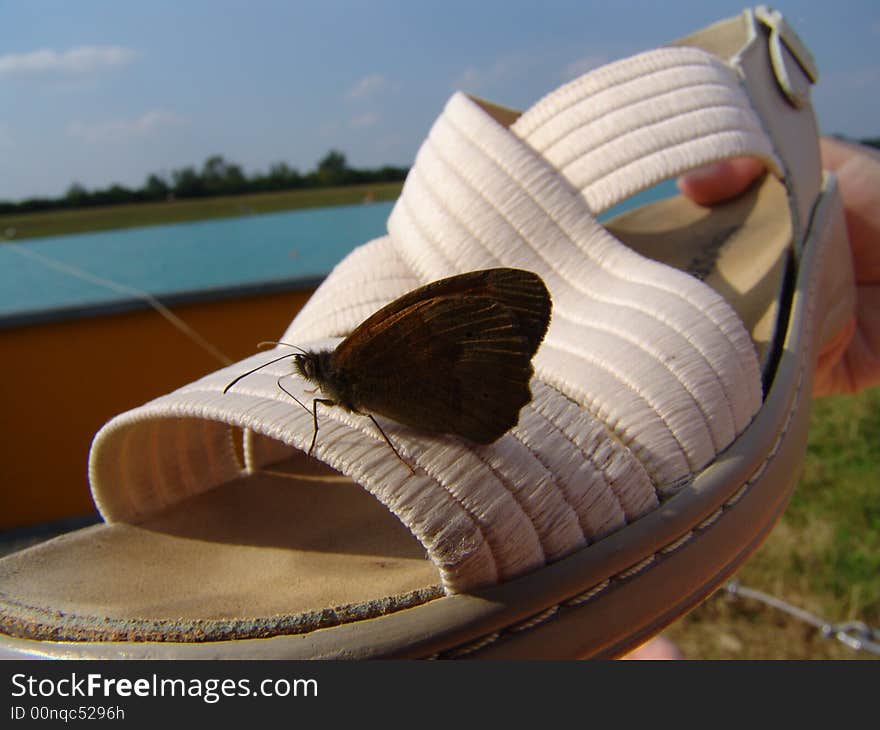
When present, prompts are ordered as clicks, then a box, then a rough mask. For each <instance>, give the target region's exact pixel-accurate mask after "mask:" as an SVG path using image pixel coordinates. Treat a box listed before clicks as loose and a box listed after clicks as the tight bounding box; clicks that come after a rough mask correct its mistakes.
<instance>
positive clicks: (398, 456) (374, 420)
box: [364, 413, 416, 474]
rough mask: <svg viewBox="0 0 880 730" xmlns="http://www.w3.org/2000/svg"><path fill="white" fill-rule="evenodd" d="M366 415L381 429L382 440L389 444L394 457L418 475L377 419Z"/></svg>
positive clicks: (367, 414) (366, 414) (368, 414)
mask: <svg viewBox="0 0 880 730" xmlns="http://www.w3.org/2000/svg"><path fill="white" fill-rule="evenodd" d="M364 415H365V416H368V417H369V419H370V420H371V421H372V422H373V425H374V426H375V427H376V428H378V429H379V433H381V434H382V438H384V439H385V443H387V444H388V445H389V446H390V447H391V450H392V451H393V452H394V455H395V456H396V457H397V458H398V459H400V460H401V461H402V462H403V463H404V464H406V465H407V467H408V468H409V470H410V471H411V472H412V473H413V474H415V473H416V470H415V469H413V468H412V466H410V465H409V463H408V462H407V461H406V459H404V458H403V457H402V456H401V455H400V452H399V451H398V450H397V449H396V448H394V444H392V443H391V439H390V438H388V434H386V433H385V432H384V431H383V430H382V427H381V426H380V425H379V422H378V421H377V420H376V419H375V418H373V416H372V414H370V413H365V414H364Z"/></svg>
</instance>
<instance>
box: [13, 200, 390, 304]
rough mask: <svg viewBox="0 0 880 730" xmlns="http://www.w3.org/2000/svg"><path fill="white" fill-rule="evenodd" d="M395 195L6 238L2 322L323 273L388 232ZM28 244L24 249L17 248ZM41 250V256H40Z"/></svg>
mask: <svg viewBox="0 0 880 730" xmlns="http://www.w3.org/2000/svg"><path fill="white" fill-rule="evenodd" d="M392 206H393V203H391V202H387V203H371V204H364V205H352V206H339V207H333V208H319V209H313V210H299V211H292V212H285V213H272V214H267V215H252V216H242V217H240V218H223V219H217V220H210V221H203V222H197V223H179V224H173V225H161V226H149V227H144V228H130V229H124V230H116V231H105V232H102V233H86V234H77V235H70V236H53V237H47V238H38V239H31V240H27V241H23V242H22V243H19V244H11V245H9V244H5V245H0V320H3V319H7V320H8V319H10V318H11V319H14V320H18V321H22V320H27V319H33V318H34V317H36V316H37V315H38V314H39V315H43V316H39V317H38V318H41V319H45V318H46V317H45V315H46V314H51V313H52V312H53V311H55V312H59V313H60V312H63V311H70V310H87V309H89V308H95V309H102V308H106V306H107V305H111V304H113V303H118V302H121V301H130V300H131V299H132V294H131V293H130V292H126V291H124V290H122V291H121V290H119V289H113V288H108V286H105V285H101V284H100V283H98V282H95V281H94V280H93V279H88V280H87V279H84V278H81V277H79V276H77V275H76V272H75V271H73V270H72V267H75V269H76V270H77V271H79V272H85V273H87V274H88V275H90V276H91V277H99V278H100V279H103V280H107V281H109V282H114V283H116V284H118V285H121V287H122V288H124V287H131V288H132V289H137V290H140V291H144V292H148V293H149V294H151V295H153V296H155V297H157V298H159V299H163V298H165V299H167V298H173V297H174V296H175V295H180V294H184V293H185V294H188V295H192V294H197V293H200V292H201V293H204V294H206V295H207V294H209V293H211V292H214V291H222V290H229V289H243V288H259V287H265V288H267V289H271V288H272V287H273V286H276V287H277V286H278V285H283V284H285V283H289V284H290V287H288V288H293V287H294V286H295V285H296V283H297V282H313V281H315V280H316V279H320V278H322V277H324V276H326V274H327V273H328V272H329V270H330V269H331V268H332V267H333V266H334V264H336V263H337V262H338V261H339V260H340V259H342V258H343V257H344V256H345V255H346V254H347V253H348V252H349V251H351V250H352V249H353V248H354V247H355V246H357V245H358V244H361V243H363V242H365V241H368V240H370V239H371V238H376V237H378V236H381V235H383V234H384V233H385V223H386V220H387V219H388V215H389V214H390V212H391V208H392ZM14 247H20V248H21V249H23V251H22V253H24V254H29V253H32V254H33V256H22V255H21V254H19V253H18V252H16V251H14V250H12V249H13V248H14ZM38 257H39V258H38Z"/></svg>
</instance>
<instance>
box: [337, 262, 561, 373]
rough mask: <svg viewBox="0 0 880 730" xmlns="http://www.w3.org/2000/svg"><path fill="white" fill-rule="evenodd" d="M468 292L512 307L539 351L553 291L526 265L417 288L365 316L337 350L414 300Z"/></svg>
mask: <svg viewBox="0 0 880 730" xmlns="http://www.w3.org/2000/svg"><path fill="white" fill-rule="evenodd" d="M464 296H480V297H489V298H490V299H494V300H495V301H497V302H499V303H500V304H504V305H506V306H507V307H509V308H510V310H511V313H512V314H513V315H514V316H515V317H516V319H517V322H518V323H519V326H520V329H521V331H522V334H523V335H524V336H525V337H526V338H527V339H528V341H529V347H530V348H531V349H532V354H534V353H535V352H536V351H537V349H538V345H540V344H541V340H543V339H544V334H545V333H546V331H547V326H548V324H549V322H550V310H551V302H550V294H549V293H548V291H547V287H546V285H545V284H544V282H543V281H542V279H541V277H540V276H538V275H537V274H535V273H533V272H531V271H525V270H524V269H511V268H497V269H484V270H482V271H471V272H468V273H465V274H458V275H456V276H450V277H448V278H446V279H439V280H438V281H433V282H431V283H430V284H426V285H425V286H422V287H419V288H418V289H413V291H411V292H409V293H407V294H404V295H403V296H402V297H399V298H398V299H395V300H394V301H393V302H390V303H389V304H387V305H385V306H384V307H382V308H381V309H380V310H378V311H377V312H376V313H375V314H373V315H372V316H370V317H368V318H367V319H366V320H364V321H363V322H362V323H361V324H360V325H359V326H358V327H357V329H355V330H354V332H352V333H351V335H350V336H349V337H348V338H347V339H346V340H345V341H343V342H342V343H340V345H339V347H338V348H337V351H339V350H341V351H342V352H343V353H344V351H345V350H346V349H347V348H348V347H351V346H355V345H357V344H359V343H360V342H362V341H363V340H364V339H365V338H367V339H368V338H369V337H371V336H372V335H373V333H374V332H375V331H376V330H379V329H384V328H385V327H387V326H388V321H389V319H391V318H393V317H394V316H396V315H399V314H400V313H401V312H403V311H404V310H406V309H408V308H409V307H411V306H412V305H413V304H416V303H418V302H422V301H425V300H428V299H436V298H439V297H464ZM343 357H344V355H343Z"/></svg>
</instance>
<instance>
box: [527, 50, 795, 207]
mask: <svg viewBox="0 0 880 730" xmlns="http://www.w3.org/2000/svg"><path fill="white" fill-rule="evenodd" d="M695 129H698V130H700V131H699V134H695V133H694V130H695ZM511 130H512V131H513V132H514V133H515V134H516V135H518V136H519V137H520V138H522V139H523V140H525V141H526V142H528V143H529V144H530V145H531V146H532V147H533V148H534V149H535V150H536V151H537V152H538V153H539V154H541V155H542V156H543V157H544V158H545V159H547V161H548V162H550V163H551V164H552V165H554V166H555V167H556V168H557V169H559V171H560V172H561V174H562V175H564V176H565V177H566V178H567V179H568V180H569V181H570V182H571V184H572V185H574V187H575V188H577V189H578V190H579V191H580V192H581V194H582V195H583V196H584V198H585V200H586V201H587V204H588V205H589V207H590V209H591V210H592V211H593V213H595V214H597V215H598V214H600V213H603V212H604V211H606V210H608V209H609V208H611V207H612V206H614V205H616V204H617V203H619V202H621V201H623V200H625V199H627V198H629V197H631V196H632V195H634V194H635V193H637V192H639V191H640V190H643V189H645V188H648V187H651V186H652V185H656V184H657V183H659V182H662V181H664V180H668V179H670V178H673V177H676V176H678V175H680V174H681V173H683V172H685V171H687V170H691V169H694V168H696V167H700V166H701V165H705V164H707V163H709V162H714V161H716V160H720V159H724V158H728V157H736V156H745V155H750V156H755V157H759V158H760V159H762V160H763V161H764V162H765V163H766V164H767V166H768V167H769V169H770V170H772V171H773V172H775V173H776V174H781V171H782V165H781V163H780V161H779V160H778V158H777V157H776V155H775V154H774V152H773V148H772V147H771V145H770V140H769V139H768V137H767V135H766V134H765V132H764V130H763V128H762V125H761V121H760V119H759V117H758V115H757V114H756V112H755V110H754V109H753V107H752V105H751V103H750V100H749V97H748V95H747V94H746V91H745V89H744V88H743V86H742V83H741V81H740V79H739V77H738V76H737V73H736V71H735V70H734V69H733V68H731V67H730V66H728V65H727V64H725V63H724V62H722V61H721V60H720V59H719V58H717V57H715V56H713V55H711V54H709V53H707V52H706V51H703V50H701V49H699V48H690V47H681V48H661V49H657V50H653V51H648V52H646V53H641V54H639V55H637V56H633V57H631V58H627V59H624V60H622V61H618V62H616V63H612V64H609V65H608V66H604V67H602V68H601V69H597V70H596V71H595V72H593V73H589V74H586V75H585V76H582V77H581V78H579V79H577V80H575V81H572V82H571V83H569V84H566V85H565V86H563V87H561V88H559V89H558V90H556V91H555V92H553V93H551V94H549V95H548V96H546V97H545V98H544V99H542V100H541V101H540V102H538V104H536V105H535V106H534V107H532V108H531V109H530V110H529V111H528V112H526V113H525V114H523V115H522V116H521V117H520V118H519V119H517V120H516V122H514V123H513V125H512V126H511Z"/></svg>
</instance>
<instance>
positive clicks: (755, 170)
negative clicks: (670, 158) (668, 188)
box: [678, 157, 764, 205]
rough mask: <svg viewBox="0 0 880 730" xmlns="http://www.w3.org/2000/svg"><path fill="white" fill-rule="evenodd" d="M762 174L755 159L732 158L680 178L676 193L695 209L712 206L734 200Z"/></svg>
mask: <svg viewBox="0 0 880 730" xmlns="http://www.w3.org/2000/svg"><path fill="white" fill-rule="evenodd" d="M763 172H764V163H763V162H761V161H760V160H758V159H757V158H754V157H734V158H732V159H729V160H720V161H718V162H713V163H712V164H711V165H706V166H704V167H700V168H697V169H696V170H692V171H691V172H688V173H686V174H685V175H682V176H681V177H680V178H679V179H678V189H679V190H680V191H681V193H682V195H684V196H686V197H688V198H690V199H691V200H693V201H694V202H695V203H696V204H697V205H712V204H713V203H720V202H722V201H724V200H729V199H730V198H735V197H736V196H737V195H739V194H740V193H742V192H743V191H745V190H746V189H747V188H748V187H749V186H750V185H751V184H752V183H753V182H754V181H755V180H756V179H757V178H758V177H759V176H760V175H761V174H762V173H763Z"/></svg>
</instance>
